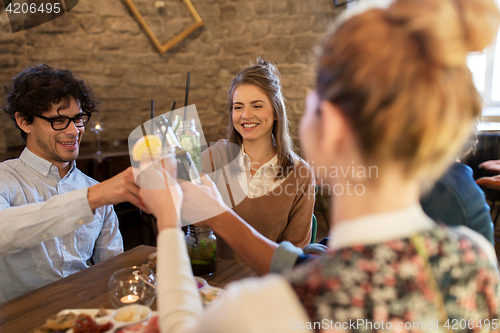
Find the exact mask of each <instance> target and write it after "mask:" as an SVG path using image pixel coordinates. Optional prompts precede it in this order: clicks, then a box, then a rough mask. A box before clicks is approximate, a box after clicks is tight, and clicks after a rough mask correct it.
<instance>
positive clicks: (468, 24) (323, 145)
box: [141, 0, 500, 333]
mask: <svg viewBox="0 0 500 333" xmlns="http://www.w3.org/2000/svg"><path fill="white" fill-rule="evenodd" d="M499 20H500V13H499V11H498V8H497V7H496V5H495V3H494V1H493V0H399V1H395V2H394V3H392V4H391V5H390V6H389V7H388V8H387V9H371V10H368V11H366V12H363V13H361V14H358V15H356V16H353V17H351V18H349V19H347V20H345V21H343V22H342V23H341V24H340V25H338V27H337V29H336V30H335V31H334V32H333V33H332V34H331V35H330V36H328V38H327V39H326V41H325V43H324V45H323V48H322V52H321V55H320V57H319V66H318V76H317V80H316V89H315V91H313V92H311V94H310V95H309V97H308V98H307V101H306V112H305V115H304V117H303V118H302V122H301V127H300V136H301V143H302V145H303V150H304V153H305V156H306V159H307V160H308V161H309V163H311V164H312V165H313V166H314V170H318V172H317V174H316V176H317V177H320V178H322V179H324V180H325V181H327V182H329V183H330V184H331V185H332V186H336V185H340V186H345V185H346V184H347V183H348V182H350V183H351V184H356V185H358V186H362V187H363V188H364V194H363V195H359V196H356V195H351V196H349V195H347V193H345V194H344V195H337V196H332V205H331V206H332V208H333V214H332V221H331V235H330V240H329V243H328V247H329V251H328V252H327V253H326V254H325V255H323V256H321V257H320V258H319V259H318V260H314V261H312V262H309V263H307V264H305V265H303V266H300V267H299V268H296V269H295V270H294V271H292V272H291V273H289V274H288V275H286V276H284V277H283V276H273V275H270V276H267V277H264V278H260V279H248V280H245V281H241V282H237V283H234V284H233V285H231V286H230V287H228V289H227V294H226V296H225V298H224V299H222V300H221V301H220V302H218V303H217V304H213V306H212V307H209V308H207V310H206V311H205V313H203V310H202V306H201V304H200V301H199V299H198V295H197V293H196V288H195V287H194V284H193V283H192V280H191V272H190V270H189V259H188V256H187V253H186V250H185V245H184V243H183V233H182V232H181V231H180V230H179V228H178V226H177V225H176V221H175V217H174V216H169V213H168V212H166V211H165V210H164V209H162V207H163V204H164V202H165V200H166V198H165V196H168V192H167V191H165V192H164V195H163V196H162V198H160V199H156V200H155V196H158V194H157V192H155V191H154V190H141V196H143V202H147V203H148V208H150V210H151V211H152V212H153V214H155V215H158V216H159V217H160V218H159V223H160V225H161V227H160V230H161V232H160V235H159V239H160V240H159V241H158V244H159V254H158V272H159V276H160V277H161V280H160V283H159V294H158V301H159V309H160V322H161V328H162V330H163V331H165V332H172V333H175V332H285V331H287V332H288V331H296V330H297V329H298V330H301V331H307V332H312V331H325V332H326V331H349V332H373V331H392V330H406V331H410V330H411V331H423V332H436V331H438V330H441V331H443V330H448V331H452V330H453V331H455V330H457V331H473V330H476V329H477V330H484V331H487V332H489V331H496V332H498V329H499V325H500V324H499V320H500V313H499V311H500V310H499V307H500V304H499V299H500V295H499V277H498V272H497V267H496V266H497V264H496V257H495V253H494V250H493V247H492V246H491V244H490V243H489V242H488V241H487V240H486V239H484V237H481V236H479V235H478V234H477V233H475V232H474V231H472V230H469V229H465V228H463V227H459V228H448V227H446V226H442V225H438V224H436V223H435V222H434V221H433V220H431V219H430V218H429V217H427V216H426V215H425V214H424V212H423V211H422V209H421V207H420V206H419V195H420V192H421V190H422V188H423V187H424V185H426V184H429V183H431V182H432V181H434V180H435V179H437V178H438V177H439V176H440V174H441V173H442V172H443V171H444V170H445V168H446V167H447V165H448V164H450V163H451V161H452V157H453V156H456V155H457V154H458V151H459V148H460V147H461V146H462V145H463V143H464V142H465V141H466V139H467V137H468V136H469V134H470V132H471V130H472V128H473V124H474V120H475V119H476V118H477V117H478V116H480V114H481V100H480V98H479V95H478V94H477V92H476V90H475V87H474V85H473V82H472V77H471V73H470V71H469V69H468V68H467V66H466V62H465V57H466V54H467V52H470V51H479V50H482V49H483V48H485V47H486V46H487V45H488V44H489V43H490V41H491V40H492V38H493V36H494V35H495V34H496V31H497V29H498V24H499ZM352 165H354V166H355V167H356V168H357V167H364V168H368V167H370V166H375V167H377V168H378V177H372V178H366V177H362V175H358V174H351V173H348V174H343V173H341V174H339V175H338V177H336V178H328V175H327V174H326V173H321V172H320V171H321V170H328V168H331V167H337V168H344V169H345V168H346V167H347V166H352ZM324 167H326V168H324ZM182 189H183V191H184V194H185V195H186V196H190V195H192V194H193V193H196V192H202V193H206V194H208V195H206V200H204V201H203V203H200V205H199V206H200V207H198V209H200V210H203V209H206V208H207V207H208V206H216V205H218V206H221V207H222V206H223V205H224V204H223V203H221V202H222V200H220V198H219V197H217V195H215V194H214V193H216V190H215V187H214V185H213V183H211V182H210V181H209V180H208V178H206V177H204V185H200V186H198V185H194V184H187V183H185V184H182ZM189 209H197V207H189ZM170 214H171V213H170ZM179 253H180V258H179ZM181 310H182V311H181Z"/></svg>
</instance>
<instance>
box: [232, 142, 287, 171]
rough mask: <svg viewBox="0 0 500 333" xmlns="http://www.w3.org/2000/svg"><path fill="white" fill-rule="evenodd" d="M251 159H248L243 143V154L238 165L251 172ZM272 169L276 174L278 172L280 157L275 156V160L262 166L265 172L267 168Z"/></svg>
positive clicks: (239, 157)
mask: <svg viewBox="0 0 500 333" xmlns="http://www.w3.org/2000/svg"><path fill="white" fill-rule="evenodd" d="M250 163H251V161H250V157H248V155H247V153H245V147H244V146H243V143H242V144H241V153H240V154H239V155H238V165H239V166H240V167H241V168H242V169H243V170H245V171H250ZM268 167H271V168H272V169H273V171H274V172H277V170H276V169H277V167H278V155H274V157H273V158H271V159H270V160H269V161H267V162H266V163H264V164H262V165H261V166H260V169H262V170H264V169H265V168H268Z"/></svg>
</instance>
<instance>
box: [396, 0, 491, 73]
mask: <svg viewBox="0 0 500 333" xmlns="http://www.w3.org/2000/svg"><path fill="white" fill-rule="evenodd" d="M386 13H387V17H388V19H389V20H391V21H394V22H396V24H398V25H400V26H401V28H403V29H406V31H407V32H408V33H409V34H410V35H411V36H413V38H415V39H416V40H417V41H418V43H419V44H420V48H421V51H422V53H423V54H424V56H425V57H426V58H428V60H429V61H432V62H435V63H437V64H439V65H444V66H460V65H464V64H465V59H466V55H467V53H468V52H474V51H481V50H483V49H484V48H485V47H486V46H488V45H489V44H490V43H491V41H492V39H493V37H494V36H495V34H496V31H497V29H498V25H499V21H500V12H499V10H498V7H497V5H496V4H495V2H494V0H397V1H395V2H394V3H393V4H392V5H391V6H390V7H389V8H388V9H387V12H386Z"/></svg>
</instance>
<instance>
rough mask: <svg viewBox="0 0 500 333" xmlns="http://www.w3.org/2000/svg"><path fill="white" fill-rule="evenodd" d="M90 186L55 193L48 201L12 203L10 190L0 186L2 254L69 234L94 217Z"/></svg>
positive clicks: (0, 250)
mask: <svg viewBox="0 0 500 333" xmlns="http://www.w3.org/2000/svg"><path fill="white" fill-rule="evenodd" d="M87 192H88V189H87V188H85V189H79V190H75V191H71V192H68V193H64V194H60V195H55V196H53V197H52V198H50V199H49V200H47V201H44V202H40V203H33V204H26V205H22V206H11V204H10V202H11V200H10V194H9V192H8V190H6V189H5V188H0V225H1V226H2V232H1V233H0V256H3V255H7V254H11V253H15V252H18V251H21V250H22V249H25V248H30V247H33V246H35V245H38V244H40V243H42V242H44V241H46V240H49V239H53V238H55V237H59V236H63V235H66V234H68V233H70V232H72V231H74V230H76V229H78V227H80V226H81V225H83V224H85V223H89V222H91V221H92V220H93V217H94V214H93V213H92V210H91V209H90V205H89V202H88V199H87Z"/></svg>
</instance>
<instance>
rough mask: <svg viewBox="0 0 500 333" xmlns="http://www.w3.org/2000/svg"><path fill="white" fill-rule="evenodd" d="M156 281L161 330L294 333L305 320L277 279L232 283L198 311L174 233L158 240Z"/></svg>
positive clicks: (187, 265)
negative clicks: (221, 295)
mask: <svg viewBox="0 0 500 333" xmlns="http://www.w3.org/2000/svg"><path fill="white" fill-rule="evenodd" d="M158 277H159V279H160V280H159V281H158V308H159V312H160V327H161V331H162V332H168V333H181V332H182V333H186V332H192V333H194V332H200V333H201V332H204V333H221V332H238V333H250V332H251V333H262V332H273V333H279V332H295V331H296V330H297V329H298V328H301V327H302V328H303V327H304V325H305V323H306V322H307V321H308V317H307V314H306V312H305V310H304V308H303V307H302V306H301V304H300V302H299V300H298V298H297V296H296V295H295V293H294V292H293V290H292V288H291V287H290V285H289V284H288V282H287V281H286V280H285V279H284V278H283V277H281V276H278V275H269V276H267V277H264V278H252V279H246V280H242V281H239V282H236V283H232V284H230V285H229V286H228V288H227V293H226V296H225V297H224V298H222V299H219V300H217V301H215V302H214V303H212V304H211V305H210V306H209V307H208V308H207V310H206V311H205V312H204V311H203V308H202V305H201V300H200V298H199V295H198V290H197V288H196V285H195V283H194V282H193V276H192V271H191V267H190V263H189V257H188V254H187V250H186V245H185V242H184V235H183V233H182V232H181V231H180V230H178V229H167V230H164V231H162V232H161V233H160V235H159V237H158ZM301 331H302V332H312V331H311V330H303V329H301Z"/></svg>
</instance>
